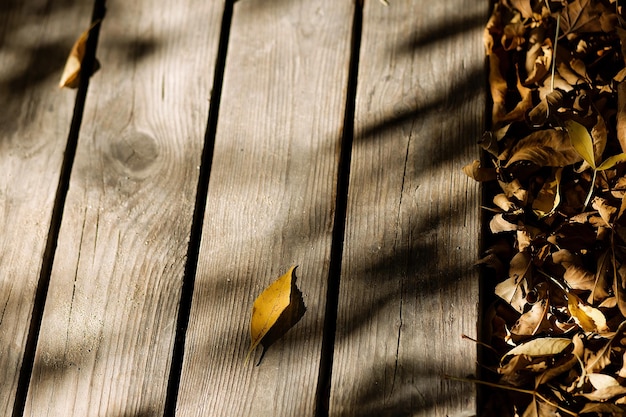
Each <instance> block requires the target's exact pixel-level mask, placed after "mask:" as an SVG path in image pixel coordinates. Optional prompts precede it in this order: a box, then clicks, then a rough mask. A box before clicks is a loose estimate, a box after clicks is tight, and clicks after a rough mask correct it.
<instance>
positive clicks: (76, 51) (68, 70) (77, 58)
mask: <svg viewBox="0 0 626 417" xmlns="http://www.w3.org/2000/svg"><path fill="white" fill-rule="evenodd" d="M99 23H100V20H97V21H96V22H94V23H93V24H92V25H91V26H90V27H89V29H87V30H86V31H84V32H83V33H82V34H81V35H80V37H79V38H78V39H77V40H76V42H75V43H74V46H72V50H71V51H70V55H69V56H68V57H67V61H66V62H65V68H63V74H62V75H61V81H59V88H63V87H69V88H76V87H78V82H79V80H80V73H81V66H82V62H83V58H84V57H85V50H86V48H87V39H88V38H89V32H91V30H92V29H93V28H95V27H96V26H97V25H98V24H99ZM98 66H99V64H98V62H97V61H96V62H95V64H94V68H93V70H92V71H91V72H92V73H93V72H95V71H96V70H97V69H98ZM89 75H91V73H90V74H89Z"/></svg>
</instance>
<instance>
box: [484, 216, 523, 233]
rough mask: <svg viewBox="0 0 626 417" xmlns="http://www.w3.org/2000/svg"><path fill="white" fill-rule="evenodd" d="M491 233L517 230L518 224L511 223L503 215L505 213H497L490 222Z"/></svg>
mask: <svg viewBox="0 0 626 417" xmlns="http://www.w3.org/2000/svg"><path fill="white" fill-rule="evenodd" d="M489 228H490V229H491V233H503V232H514V231H516V230H517V224H515V223H511V222H510V221H508V220H506V219H505V218H504V217H503V214H502V213H500V214H496V215H495V216H493V218H492V219H491V221H490V222H489Z"/></svg>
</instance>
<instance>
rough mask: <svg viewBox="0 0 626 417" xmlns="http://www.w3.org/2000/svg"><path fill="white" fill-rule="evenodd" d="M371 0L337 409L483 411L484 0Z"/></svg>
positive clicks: (333, 409) (334, 398) (340, 412)
mask: <svg viewBox="0 0 626 417" xmlns="http://www.w3.org/2000/svg"><path fill="white" fill-rule="evenodd" d="M390 3H391V4H390V6H389V7H380V4H379V3H378V2H374V1H367V2H366V4H365V8H364V12H363V38H362V46H361V57H360V61H359V77H358V87H357V100H356V115H355V138H354V146H353V153H352V167H351V175H350V190H349V200H348V212H347V223H346V234H345V247H344V255H343V268H342V274H341V289H340V297H339V313H338V316H339V317H338V323H337V336H336V343H335V355H334V364H333V371H332V391H331V398H330V415H331V416H337V417H339V416H341V417H344V416H360V417H364V416H372V417H373V416H429V417H431V416H441V417H444V416H460V415H473V413H474V409H475V405H474V400H475V391H474V387H473V386H472V385H471V384H466V385H463V384H459V383H458V382H448V381H445V380H443V378H442V377H443V375H444V374H451V375H454V376H466V375H469V374H471V373H473V372H474V370H475V366H476V365H475V360H476V356H475V347H474V345H473V344H472V343H471V342H467V341H464V340H462V339H461V335H462V334H467V335H470V336H473V337H476V328H477V325H476V323H477V307H478V305H477V303H478V281H477V274H476V273H475V271H474V270H472V264H473V262H474V261H475V259H476V257H477V256H478V251H479V249H478V237H479V227H480V225H479V220H480V212H479V208H478V205H479V193H478V187H477V185H476V184H475V183H473V182H472V180H470V179H468V178H467V177H466V176H465V175H464V174H463V173H462V172H461V169H460V168H461V167H462V166H463V165H464V164H466V163H468V162H471V161H472V160H473V159H477V158H478V154H479V152H478V151H477V149H476V145H475V138H477V137H479V136H480V132H481V128H482V123H483V122H482V114H483V108H484V96H483V90H484V89H483V83H482V80H483V49H482V43H481V39H482V37H481V34H482V26H483V24H484V20H485V18H486V15H487V4H486V2H484V1H482V0H480V1H471V0H453V1H445V2H444V1H441V2H428V5H426V4H424V2H420V1H410V0H392V1H390Z"/></svg>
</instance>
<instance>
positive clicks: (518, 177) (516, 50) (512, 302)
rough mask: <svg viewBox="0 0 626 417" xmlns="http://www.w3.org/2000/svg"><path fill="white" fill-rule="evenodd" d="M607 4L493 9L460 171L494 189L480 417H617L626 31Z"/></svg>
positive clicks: (625, 402) (625, 237)
mask: <svg viewBox="0 0 626 417" xmlns="http://www.w3.org/2000/svg"><path fill="white" fill-rule="evenodd" d="M621 13H622V6H621V5H620V2H618V1H616V0H598V1H593V0H575V1H558V2H555V1H543V0H500V1H499V2H498V3H497V4H496V5H495V7H494V9H493V13H492V15H491V18H490V20H489V22H488V24H487V26H486V28H485V45H486V52H487V57H488V61H489V87H490V92H491V99H492V101H493V110H492V115H491V126H492V128H491V129H490V130H489V131H487V132H486V133H485V134H484V136H483V137H482V139H481V141H480V145H481V146H482V147H483V148H484V149H485V150H486V153H485V154H486V155H487V157H486V158H485V161H484V162H483V163H482V164H481V162H479V161H475V162H474V163H472V164H469V165H468V166H466V167H465V168H464V171H465V172H466V174H467V175H469V176H470V177H472V178H474V179H476V180H477V181H481V182H483V183H485V186H486V188H487V189H495V190H497V191H495V192H493V194H492V195H491V197H493V200H492V201H489V204H486V207H485V210H488V211H489V219H490V221H489V228H490V230H491V232H492V233H491V236H490V238H489V242H490V243H489V247H488V249H487V251H486V253H485V254H484V257H483V259H481V260H480V261H479V263H480V264H482V265H485V266H487V267H489V268H490V270H491V271H493V275H495V277H496V279H495V282H496V285H495V294H496V295H497V297H496V302H494V303H493V305H492V306H491V307H490V309H489V311H488V312H487V314H486V318H485V326H488V328H489V332H490V334H489V336H488V337H486V338H485V339H486V340H485V341H486V342H487V344H488V345H489V346H490V349H493V352H495V353H493V356H494V357H495V358H496V360H495V361H494V364H493V366H491V367H490V370H491V371H493V374H492V375H493V378H492V380H491V382H489V381H483V382H484V383H486V384H488V385H491V386H492V387H497V388H500V389H497V390H495V391H497V392H498V394H494V395H492V396H490V397H491V398H490V399H489V400H488V401H487V405H486V407H485V412H484V415H489V416H491V415H496V416H522V417H533V416H570V415H571V416H576V415H583V416H623V415H626V215H625V212H626V163H624V162H626V154H625V153H624V152H626V82H625V81H624V78H626V69H625V55H626V54H625V53H624V50H625V48H626V30H625V29H623V27H626V26H625V21H624V19H623V18H622V15H621Z"/></svg>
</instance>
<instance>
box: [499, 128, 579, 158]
mask: <svg viewBox="0 0 626 417" xmlns="http://www.w3.org/2000/svg"><path fill="white" fill-rule="evenodd" d="M581 156H582V155H580V156H579V153H578V152H577V149H575V147H572V144H570V143H569V141H568V140H567V134H566V133H565V132H563V131H562V130H556V129H545V130H539V131H537V132H533V133H531V134H530V135H528V136H526V137H525V138H523V139H521V140H520V141H519V143H518V144H517V145H516V146H515V147H513V149H512V150H511V157H510V158H509V160H508V161H507V163H506V167H509V166H511V164H513V163H515V162H518V161H529V162H532V163H534V164H536V165H538V166H540V167H544V166H549V167H564V166H567V165H571V164H574V163H576V162H578V161H580V159H581V158H580V157H581Z"/></svg>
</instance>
